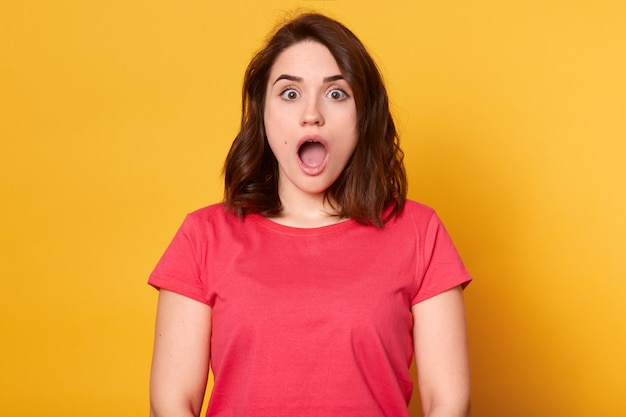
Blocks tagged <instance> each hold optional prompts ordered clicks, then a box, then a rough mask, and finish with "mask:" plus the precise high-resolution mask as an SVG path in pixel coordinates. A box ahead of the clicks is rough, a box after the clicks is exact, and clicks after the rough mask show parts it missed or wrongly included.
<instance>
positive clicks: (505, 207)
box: [405, 121, 532, 417]
mask: <svg viewBox="0 0 626 417" xmlns="http://www.w3.org/2000/svg"><path fill="white" fill-rule="evenodd" d="M453 125H454V124H453V123H450V121H437V123H436V124H433V125H432V126H427V127H426V128H425V129H424V130H423V131H422V132H420V134H413V135H411V134H409V135H405V136H407V137H417V138H420V139H419V143H418V144H417V145H415V144H413V145H414V146H413V149H410V150H408V151H406V153H407V165H408V171H409V181H410V190H411V193H410V195H411V198H413V199H416V200H418V201H421V202H424V203H425V204H428V205H430V206H432V207H433V208H435V209H436V210H437V212H438V213H439V215H440V216H441V218H442V219H443V221H444V224H445V225H446V227H447V229H448V231H449V232H450V234H451V236H452V238H453V240H454V242H455V244H456V246H457V248H458V250H459V252H460V254H461V256H462V258H463V260H464V262H465V264H466V266H467V268H468V270H469V272H470V274H471V275H472V276H473V278H474V281H473V282H472V284H471V285H470V286H469V287H468V288H467V290H466V292H465V299H466V306H467V316H468V332H469V339H470V353H471V362H472V408H473V409H474V411H475V412H479V413H480V415H486V416H489V415H500V414H501V412H502V411H503V408H502V406H503V403H502V402H499V403H498V402H494V401H493V398H494V397H495V398H500V399H501V400H504V401H506V398H507V397H510V396H512V395H513V394H512V393H519V392H520V391H523V387H524V386H531V385H532V384H531V381H526V380H524V378H523V377H520V375H519V374H517V375H515V372H516V370H515V367H512V366H511V363H512V361H515V360H519V358H523V357H525V355H524V353H523V352H522V351H523V349H524V347H523V344H519V343H517V342H516V341H518V340H519V339H520V328H521V327H522V326H523V322H524V311H525V309H527V306H524V302H525V300H523V299H520V296H519V295H518V294H519V291H518V289H519V288H518V287H519V286H520V283H522V282H523V280H524V276H523V275H524V273H523V269H524V268H522V263H523V262H524V255H523V253H522V248H521V246H520V245H519V236H520V235H521V234H523V233H524V230H523V229H524V213H523V210H524V209H523V206H524V204H523V202H524V201H523V194H524V190H523V189H522V188H519V187H517V186H516V184H515V182H514V178H513V176H512V175H511V172H510V169H511V167H512V165H511V164H509V163H508V161H507V158H508V157H512V156H511V155H510V152H511V150H510V144H509V143H506V140H507V138H497V137H488V136H487V135H486V134H485V133H479V132H476V131H474V132H473V131H472V129H471V127H470V128H467V127H466V126H463V127H462V129H459V128H460V127H459V126H458V123H457V129H459V130H461V131H455V129H454V128H446V126H453ZM487 146H489V149H481V147H487ZM499 146H500V148H499V149H498V147H499ZM520 187H523V184H522V185H521V186H520ZM518 366H519V365H518ZM412 372H414V376H415V373H416V371H415V369H412ZM515 408H516V407H515V405H514V404H511V408H509V410H510V409H513V410H514V409H515ZM409 409H410V412H411V415H412V416H414V417H421V416H422V412H421V404H420V402H419V394H418V389H417V387H416V388H415V390H414V396H413V399H412V401H411V404H410V407H409ZM505 409H506V408H505ZM507 413H508V412H507ZM508 415H510V414H508Z"/></svg>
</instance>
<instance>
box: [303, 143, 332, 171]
mask: <svg viewBox="0 0 626 417" xmlns="http://www.w3.org/2000/svg"><path fill="white" fill-rule="evenodd" d="M298 154H299V155H300V159H301V160H302V162H304V165H306V166H309V167H316V166H319V165H321V164H322V162H323V161H324V157H325V156H326V148H324V145H322V144H321V143H319V142H306V143H304V144H303V145H302V146H301V147H300V151H298Z"/></svg>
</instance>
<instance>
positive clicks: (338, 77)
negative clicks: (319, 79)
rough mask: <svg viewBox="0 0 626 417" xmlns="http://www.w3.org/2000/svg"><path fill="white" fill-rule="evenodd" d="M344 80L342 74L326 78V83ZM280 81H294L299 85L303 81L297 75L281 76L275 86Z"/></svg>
mask: <svg viewBox="0 0 626 417" xmlns="http://www.w3.org/2000/svg"><path fill="white" fill-rule="evenodd" d="M343 79H344V78H343V75H341V74H338V75H331V76H330V77H324V82H325V83H330V82H333V81H338V80H343ZM280 80H287V81H293V82H298V83H300V82H302V81H303V79H302V77H296V76H295V75H289V74H281V75H279V76H278V78H276V81H274V84H276V83H277V82H279V81H280Z"/></svg>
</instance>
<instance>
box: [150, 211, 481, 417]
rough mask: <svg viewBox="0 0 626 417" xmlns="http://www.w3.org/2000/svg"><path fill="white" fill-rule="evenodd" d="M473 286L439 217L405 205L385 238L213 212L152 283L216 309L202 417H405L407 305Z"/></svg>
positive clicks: (181, 237) (173, 250)
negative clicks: (210, 388)
mask: <svg viewBox="0 0 626 417" xmlns="http://www.w3.org/2000/svg"><path fill="white" fill-rule="evenodd" d="M470 279H471V278H470V276H469V274H468V273H467V271H466V269H465V267H464V266H463V263H462V262H461V259H460V258H459V255H458V253H457V251H456V249H455V248H454V245H453V244H452V241H451V240H450V237H449V235H448V234H447V232H446V230H445V229H444V227H443V225H442V224H441V222H440V220H439V218H438V217H437V215H436V214H435V212H434V211H433V210H432V209H430V208H428V207H426V206H424V205H421V204H419V203H416V202H413V201H407V204H406V207H405V209H404V212H403V213H402V215H401V216H399V217H398V218H396V219H394V220H392V221H390V222H389V223H387V225H386V226H385V227H384V228H383V229H379V228H376V227H374V226H363V225H360V224H358V223H357V222H355V221H352V220H348V221H345V222H341V223H337V224H334V225H331V226H324V227H319V228H312V229H300V228H293V227H288V226H283V225H280V224H277V223H275V222H273V221H271V220H269V219H267V218H264V217H263V216H260V215H256V214H252V215H248V216H246V217H245V218H244V219H243V220H240V219H238V218H236V217H234V216H233V215H230V214H228V213H226V211H225V209H224V207H223V205H221V204H218V205H213V206H209V207H206V208H203V209H201V210H198V211H196V212H194V213H191V214H190V215H188V216H187V218H186V219H185V221H184V222H183V224H182V226H181V228H180V229H179V231H178V232H177V234H176V236H175V237H174V239H173V241H172V243H171V244H170V246H169V247H168V249H167V251H166V252H165V254H164V255H163V257H162V258H161V260H160V261H159V263H158V265H157V266H156V268H155V270H154V271H153V273H152V275H151V276H150V280H149V282H150V284H152V285H153V286H155V287H157V288H163V289H167V290H171V291H175V292H177V293H180V294H183V295H185V296H187V297H190V298H192V299H194V300H198V301H200V302H203V303H206V304H208V305H209V306H211V307H212V335H211V367H212V370H213V373H214V376H215V385H214V387H213V391H212V393H211V399H210V402H209V406H208V411H207V416H211V417H217V416H219V417H235V416H241V417H283V416H284V417H293V416H298V417H303V416H311V417H325V416H328V417H330V416H332V417H336V416H342V417H351V416H352V417H370V416H371V417H374V416H376V417H379V416H388V417H391V416H393V417H398V416H407V417H408V416H409V413H408V408H407V405H408V402H409V400H410V397H411V393H412V389H413V383H412V381H411V376H410V374H409V366H410V364H411V360H412V355H413V340H412V324H413V321H412V315H411V305H413V304H415V303H419V302H420V301H422V300H425V299H427V298H429V297H432V296H434V295H437V294H439V293H441V292H443V291H446V290H448V289H450V288H452V287H455V286H457V285H460V284H463V285H464V286H465V285H467V283H469V281H470ZM207 354H208V352H207Z"/></svg>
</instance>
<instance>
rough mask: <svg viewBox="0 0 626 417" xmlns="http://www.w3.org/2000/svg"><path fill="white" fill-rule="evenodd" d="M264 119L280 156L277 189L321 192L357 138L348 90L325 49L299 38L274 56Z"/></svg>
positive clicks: (354, 114)
mask: <svg viewBox="0 0 626 417" xmlns="http://www.w3.org/2000/svg"><path fill="white" fill-rule="evenodd" d="M264 121H265V134H266V135H267V140H268V142H269V145H270V147H271V149H272V152H273V153H274V156H275V157H276V159H277V161H278V166H279V194H280V195H281V196H285V193H296V194H298V193H306V194H320V195H323V193H324V191H326V190H327V189H328V188H329V187H330V186H331V185H332V184H333V183H334V182H335V180H336V179H337V178H338V177H339V175H340V174H341V172H342V171H343V169H344V168H345V166H346V164H347V162H348V160H349V159H350V157H351V156H352V153H353V152H354V148H355V147H356V144H357V140H358V133H357V132H358V129H357V114H356V105H355V102H354V97H353V96H352V90H351V89H350V86H349V85H348V83H347V82H346V80H344V79H343V76H342V75H341V71H340V70H339V66H338V65H337V62H336V61H335V59H334V58H333V56H332V54H331V53H330V51H329V50H328V48H326V47H325V46H324V45H322V44H320V43H318V42H315V41H303V42H299V43H297V44H294V45H292V46H290V47H289V48H287V49H285V50H284V51H283V52H282V53H281V54H280V55H279V56H278V58H277V59H276V61H275V62H274V65H273V66H272V69H271V71H270V76H269V81H268V85H267V90H266V96H265V109H264Z"/></svg>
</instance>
